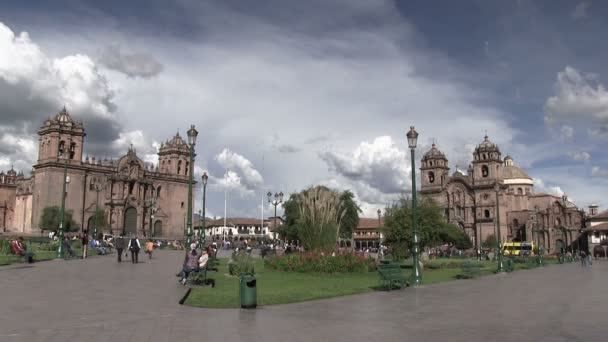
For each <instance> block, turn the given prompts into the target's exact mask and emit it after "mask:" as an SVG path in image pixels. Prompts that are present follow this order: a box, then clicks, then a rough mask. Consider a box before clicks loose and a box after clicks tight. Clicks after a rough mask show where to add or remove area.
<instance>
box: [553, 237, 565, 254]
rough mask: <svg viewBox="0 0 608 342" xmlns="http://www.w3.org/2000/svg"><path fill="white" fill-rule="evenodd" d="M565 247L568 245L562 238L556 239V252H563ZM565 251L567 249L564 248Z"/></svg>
mask: <svg viewBox="0 0 608 342" xmlns="http://www.w3.org/2000/svg"><path fill="white" fill-rule="evenodd" d="M565 247H566V245H565V244H564V240H562V239H557V240H555V252H557V253H561V252H562V248H565ZM564 252H565V249H564Z"/></svg>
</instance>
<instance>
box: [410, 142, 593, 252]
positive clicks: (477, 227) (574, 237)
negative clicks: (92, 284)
mask: <svg viewBox="0 0 608 342" xmlns="http://www.w3.org/2000/svg"><path fill="white" fill-rule="evenodd" d="M421 165H422V166H421V168H420V171H421V179H422V180H421V183H422V187H421V191H420V192H421V193H422V195H424V196H429V197H431V198H433V199H434V200H435V201H437V202H438V203H440V204H441V205H442V206H443V207H444V210H445V216H446V218H447V219H448V221H449V222H451V223H453V224H455V225H457V226H459V227H460V228H461V229H462V230H463V231H464V232H465V233H467V234H468V235H469V236H470V238H471V241H473V242H474V243H475V246H476V247H479V246H480V243H481V242H482V241H483V240H484V239H486V238H487V237H488V236H489V235H491V234H496V231H497V222H499V223H500V226H501V237H502V241H534V242H535V243H536V242H540V244H541V246H543V248H544V249H545V251H547V252H549V253H554V252H559V251H560V250H561V248H562V247H564V246H567V247H568V249H574V250H578V249H579V247H580V245H579V243H580V242H579V237H580V235H581V234H580V233H581V228H582V227H583V226H584V216H585V213H584V211H582V210H579V209H578V208H577V207H576V206H575V205H574V204H573V203H572V202H570V201H568V200H567V197H565V196H564V197H563V198H562V197H557V196H553V195H549V194H545V193H538V194H537V193H535V192H534V182H533V180H532V178H531V177H530V176H528V174H526V173H525V172H524V171H523V170H522V169H520V168H518V167H517V166H515V162H514V160H513V158H511V157H510V156H508V155H507V156H506V157H504V159H503V157H502V153H501V151H500V149H499V147H498V146H497V145H496V144H494V143H492V142H491V141H490V140H489V139H488V137H487V136H486V137H485V138H484V140H483V142H481V143H480V144H479V145H478V146H477V147H476V148H475V150H474V152H473V160H472V161H471V164H470V165H469V167H468V171H467V172H466V174H465V173H464V172H461V171H459V170H456V171H455V172H453V173H452V174H450V168H449V165H448V159H447V158H446V156H445V154H443V153H442V152H441V151H440V150H439V149H438V148H437V146H436V145H435V144H433V145H432V147H431V149H430V150H429V151H428V152H426V153H425V154H424V156H423V158H422V164H421ZM497 201H498V205H497Z"/></svg>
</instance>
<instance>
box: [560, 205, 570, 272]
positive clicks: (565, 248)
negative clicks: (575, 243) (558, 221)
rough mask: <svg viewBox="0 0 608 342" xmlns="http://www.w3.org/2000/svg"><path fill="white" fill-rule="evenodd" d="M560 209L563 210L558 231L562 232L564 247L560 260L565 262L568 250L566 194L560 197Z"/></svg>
mask: <svg viewBox="0 0 608 342" xmlns="http://www.w3.org/2000/svg"><path fill="white" fill-rule="evenodd" d="M562 204H563V205H562V207H563V209H564V221H563V224H562V226H561V227H560V230H561V231H562V235H563V236H564V245H563V247H562V250H561V254H562V260H563V261H564V262H566V250H567V249H568V236H567V235H566V230H567V229H566V215H567V213H566V206H567V205H568V196H566V194H564V195H562Z"/></svg>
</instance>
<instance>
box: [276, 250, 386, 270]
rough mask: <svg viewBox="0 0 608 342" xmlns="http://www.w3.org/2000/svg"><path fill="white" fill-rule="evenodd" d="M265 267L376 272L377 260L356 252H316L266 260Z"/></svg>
mask: <svg viewBox="0 0 608 342" xmlns="http://www.w3.org/2000/svg"><path fill="white" fill-rule="evenodd" d="M332 255H333V256H332ZM264 265H265V266H266V267H267V268H269V269H272V270H279V271H285V272H302V273H307V272H317V273H353V272H367V271H373V270H375V269H376V260H374V259H373V258H365V257H363V256H361V255H357V254H355V253H354V252H345V251H337V252H332V251H327V252H325V251H322V250H314V251H309V252H306V253H293V254H287V255H282V256H274V257H271V258H268V259H265V260H264Z"/></svg>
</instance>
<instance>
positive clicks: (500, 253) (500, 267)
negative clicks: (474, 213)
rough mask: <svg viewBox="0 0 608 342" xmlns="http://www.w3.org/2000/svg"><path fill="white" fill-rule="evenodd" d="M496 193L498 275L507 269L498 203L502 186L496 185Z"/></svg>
mask: <svg viewBox="0 0 608 342" xmlns="http://www.w3.org/2000/svg"><path fill="white" fill-rule="evenodd" d="M494 191H495V192H496V231H497V234H498V236H497V239H496V242H497V244H498V273H502V272H504V271H505V267H504V264H503V251H502V235H501V234H500V203H499V202H498V192H499V191H500V185H499V184H498V183H496V184H495V185H494Z"/></svg>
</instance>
